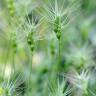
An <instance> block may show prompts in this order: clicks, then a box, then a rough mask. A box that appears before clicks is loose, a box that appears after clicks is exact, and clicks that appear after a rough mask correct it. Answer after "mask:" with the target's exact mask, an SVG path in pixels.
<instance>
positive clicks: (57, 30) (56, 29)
mask: <svg viewBox="0 0 96 96" xmlns="http://www.w3.org/2000/svg"><path fill="white" fill-rule="evenodd" d="M61 31H62V29H61V22H60V17H59V16H57V17H56V19H55V21H54V32H55V33H56V37H57V38H58V40H60V38H61Z"/></svg>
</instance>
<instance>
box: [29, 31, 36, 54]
mask: <svg viewBox="0 0 96 96" xmlns="http://www.w3.org/2000/svg"><path fill="white" fill-rule="evenodd" d="M27 43H28V45H29V48H30V50H31V51H32V52H33V51H34V49H35V42H34V38H33V31H31V32H30V33H29V34H28V36H27Z"/></svg>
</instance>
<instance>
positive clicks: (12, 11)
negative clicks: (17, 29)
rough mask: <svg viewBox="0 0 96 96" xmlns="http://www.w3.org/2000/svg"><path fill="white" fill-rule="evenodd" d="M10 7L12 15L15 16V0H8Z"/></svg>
mask: <svg viewBox="0 0 96 96" xmlns="http://www.w3.org/2000/svg"><path fill="white" fill-rule="evenodd" d="M7 3H8V9H9V13H10V16H11V17H14V14H15V7H14V1H13V0H8V2H7Z"/></svg>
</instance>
